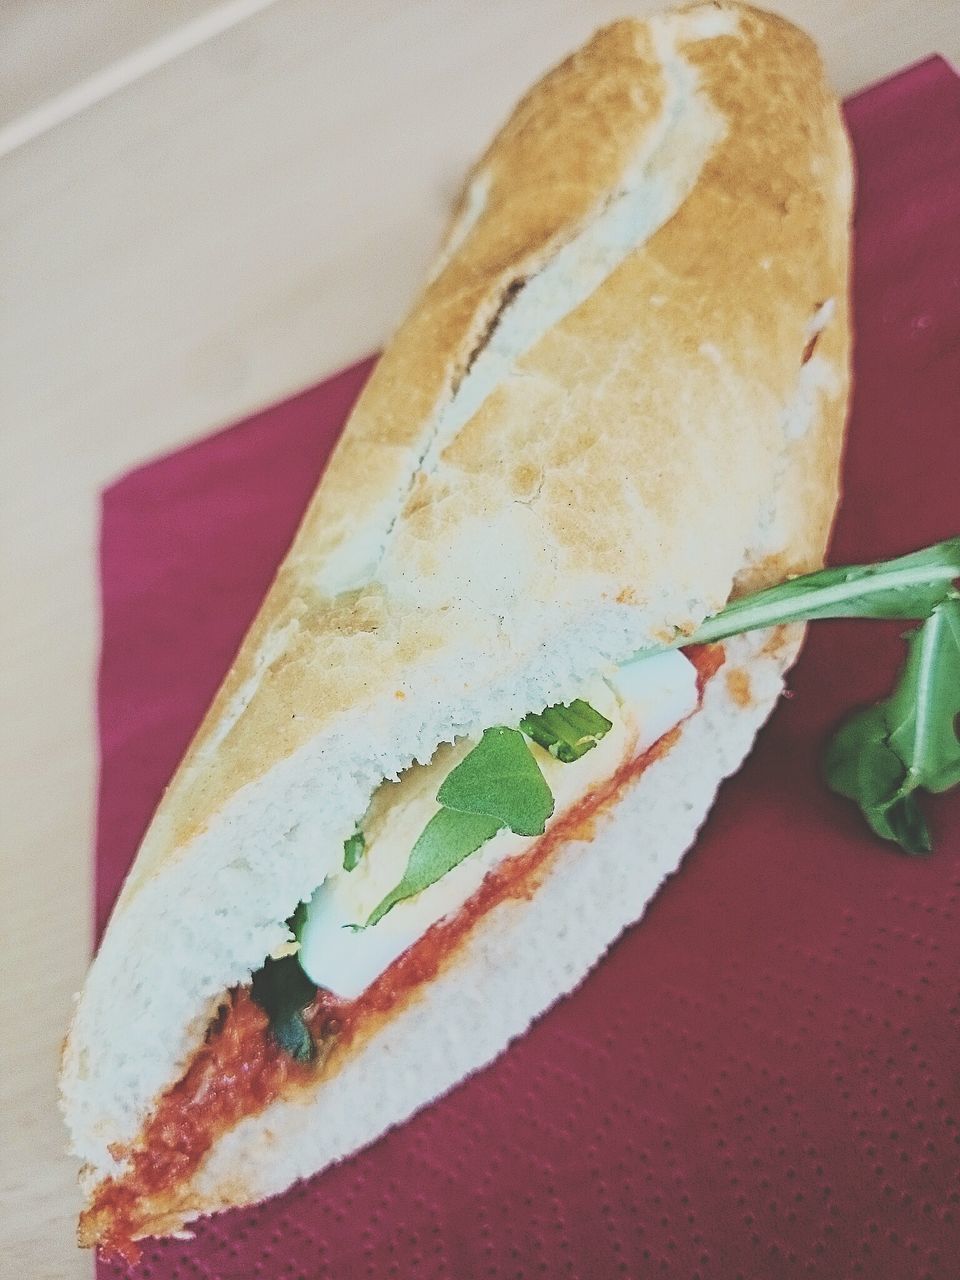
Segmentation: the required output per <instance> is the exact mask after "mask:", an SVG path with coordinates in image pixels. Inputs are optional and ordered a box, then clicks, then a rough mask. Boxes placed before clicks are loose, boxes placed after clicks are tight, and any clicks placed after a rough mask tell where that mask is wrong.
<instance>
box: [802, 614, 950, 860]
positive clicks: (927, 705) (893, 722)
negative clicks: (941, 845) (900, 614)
mask: <svg viewBox="0 0 960 1280" xmlns="http://www.w3.org/2000/svg"><path fill="white" fill-rule="evenodd" d="M907 644H908V650H907V660H906V663H905V664H904V668H903V671H902V673H901V675H900V678H899V680H898V682H897V685H896V687H895V689H894V691H893V693H892V694H891V695H890V697H889V698H887V699H885V700H884V701H882V702H878V703H877V704H876V705H875V706H872V707H867V708H866V709H864V710H861V711H858V712H857V713H856V714H855V715H853V716H852V717H851V718H850V719H849V720H847V721H846V722H845V723H844V724H843V725H842V726H841V728H840V729H839V731H838V732H837V734H836V736H835V737H834V739H833V741H832V742H831V743H830V745H829V747H828V748H827V753H826V756H825V759H824V770H825V774H826V778H827V782H828V785H829V786H830V787H831V788H832V789H833V790H834V791H836V792H838V793H839V794H840V795H843V796H847V797H848V798H849V799H851V800H855V801H856V802H857V803H858V804H859V806H860V808H861V810H862V811H863V814H864V817H865V818H866V820H867V822H868V823H869V824H870V826H871V828H872V829H873V830H874V831H875V832H876V834H877V835H878V836H880V837H881V838H883V839H885V840H892V841H894V842H895V843H897V844H899V845H900V847H901V848H902V849H903V850H904V851H905V852H906V853H913V854H920V853H929V852H930V851H931V848H932V842H931V839H930V832H929V830H928V828H927V824H926V821H925V820H924V817H923V814H922V812H921V809H920V805H919V802H918V798H917V795H916V793H917V792H918V791H920V790H926V791H934V792H935V791H946V790H947V789H948V788H950V787H952V786H956V785H957V783H960V739H958V736H957V717H958V716H960V595H958V594H957V593H956V592H951V593H950V594H949V595H948V597H947V598H946V599H945V600H942V601H941V602H940V603H939V604H938V605H936V606H935V607H934V608H933V610H932V611H931V613H930V616H929V618H927V620H926V621H925V622H924V623H923V625H922V626H920V627H918V628H917V629H916V630H914V631H912V632H911V633H910V634H909V636H908V637H907Z"/></svg>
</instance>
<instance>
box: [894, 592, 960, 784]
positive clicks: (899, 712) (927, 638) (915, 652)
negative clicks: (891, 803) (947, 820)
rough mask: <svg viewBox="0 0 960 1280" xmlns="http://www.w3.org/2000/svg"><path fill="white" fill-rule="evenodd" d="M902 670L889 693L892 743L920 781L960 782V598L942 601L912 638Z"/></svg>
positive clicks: (923, 782) (935, 782)
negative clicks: (959, 729)
mask: <svg viewBox="0 0 960 1280" xmlns="http://www.w3.org/2000/svg"><path fill="white" fill-rule="evenodd" d="M907 643H908V646H909V647H908V651H907V661H906V664H905V666H904V669H903V675H902V676H901V678H900V682H899V684H898V685H897V688H896V689H895V690H894V693H893V695H892V696H891V698H890V701H889V704H888V711H887V723H888V725H889V728H890V745H891V746H892V747H893V749H894V751H896V753H897V755H898V756H899V757H900V759H901V760H902V761H903V762H904V764H905V765H906V766H907V768H908V769H909V770H910V773H911V774H912V775H914V776H915V777H916V778H917V779H918V785H919V786H922V787H925V788H926V790H927V791H946V790H948V789H949V788H950V787H954V786H956V785H957V783H958V782H960V739H958V738H957V717H958V716H960V599H958V598H954V599H950V600H945V601H944V602H943V603H942V604H940V605H938V606H937V607H936V608H935V609H934V610H933V612H932V613H931V615H930V617H929V618H928V619H927V621H926V622H925V623H924V624H923V626H922V627H919V628H918V629H917V630H916V631H914V632H912V634H911V635H910V637H909V639H908V642H907Z"/></svg>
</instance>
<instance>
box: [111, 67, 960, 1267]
mask: <svg viewBox="0 0 960 1280" xmlns="http://www.w3.org/2000/svg"><path fill="white" fill-rule="evenodd" d="M848 114H849V120H850V124H851V126H852V130H853V134H854V138H855V140H856V145H857V152H858V158H859V164H860V213H859V216H858V223H857V268H858V270H857V280H856V293H855V303H856V314H857V323H858V340H859V345H858V355H857V368H858V382H857V392H856V404H855V411H854V418H853V426H852V432H851V439H850V446H849V450H848V456H847V496H846V498H845V502H844V506H843V510H842V514H841V520H840V525H839V529H838V534H837V539H836V543H835V546H834V552H833V556H834V559H835V560H838V561H843V560H856V559H872V558H874V557H876V556H878V555H882V554H890V553H894V552H897V551H901V550H904V549H906V548H908V547H910V546H914V545H917V544H919V543H921V542H927V541H930V540H933V539H935V538H937V537H944V536H947V535H949V534H953V533H955V532H957V527H956V526H957V519H956V517H957V499H956V480H957V476H958V475H960V418H958V411H960V410H958V405H960V236H957V234H956V227H957V223H958V205H960V185H958V182H957V174H958V173H960V82H958V81H957V80H956V79H955V78H954V77H953V76H952V74H951V73H950V71H949V70H948V69H947V67H946V65H945V64H944V63H942V62H940V61H937V60H933V61H930V62H928V63H925V64H923V65H921V66H920V67H918V68H915V69H914V70H912V71H910V72H907V73H905V74H903V75H901V76H900V77H898V78H896V79H894V80H892V81H890V82H888V83H886V84H884V85H881V86H879V87H877V88H876V89H874V90H871V91H870V92H868V93H866V94H864V95H861V96H860V97H859V98H857V99H855V100H854V101H853V102H852V103H851V104H850V105H849V109H848ZM811 301H812V302H813V301H817V300H816V299H811ZM366 369H367V366H359V367H357V368H356V369H352V370H348V371H346V372H345V373H343V374H341V375H340V376H339V377H337V378H335V379H333V380H332V381H330V382H328V383H326V384H325V385H323V386H321V387H319V388H316V389H315V390H313V391H310V392H307V393H305V394H304V395H302V396H300V397H297V398H296V399H294V400H293V401H290V402H288V403H286V404H284V405H282V406H279V407H278V408H277V409H275V410H271V411H269V412H267V413H265V414H261V415H259V416H258V417H256V418H254V419H251V420H250V421H248V422H246V423H244V424H242V425H241V426H239V427H237V428H234V429H233V430H230V431H227V432H224V433H221V434H220V435H217V436H215V437H213V438H211V439H210V440H207V441H204V442H203V443H201V444H200V445H197V446H195V447H194V448H191V449H187V450H185V451H183V452H181V453H178V454H176V455H174V456H172V457H170V458H167V459H164V460H161V461H160V462H158V463H156V464H153V465H151V466H148V467H146V468H144V469H142V470H140V471H138V472H136V473H134V474H132V475H130V476H128V477H126V478H125V479H123V480H122V481H120V482H119V483H118V484H117V485H116V486H114V488H113V489H111V490H110V491H109V492H108V493H107V494H106V495H105V500H104V524H103V571H104V574H103V576H104V610H105V644H104V654H103V666H102V679H101V734H102V743H103V773H102V793H101V809H100V830H99V846H98V922H99V924H100V925H102V923H103V920H104V918H105V914H106V911H107V909H108V907H109V903H110V902H111V901H112V899H113V897H114V894H115V893H116V890H117V887H118V884H119V881H120V878H121V877H122V874H123V871H124V868H125V866H126V863H127V862H128V860H129V857H130V855H131V852H132V850H133V849H134V848H135V846H136V844H137V840H138V838H139V835H140V834H141V832H142V829H143V827H144V825H145V822H146V819H147V817H148V815H149V813H150V811H151V809H152V807H153V805H154V803H155V801H156V798H157V796H158V794H159V791H160V788H161V787H162V785H163V783H164V781H165V779H166V778H167V776H168V775H169V773H170V771H171V769H172V767H173V765H174V764H175V762H176V760H177V758H178V756H179V754H180V753H181V751H182V749H183V747H184V746H185V744H186V741H187V738H188V737H189V734H190V731H191V729H192V727H193V725H194V724H195V723H196V721H197V719H198V717H199V714H200V713H201V711H202V710H203V708H204V706H205V705H206V702H207V700H208V699H209V697H210V695H211V694H212V692H213V689H214V687H215V685H216V683H217V680H218V679H219V676H220V674H221V673H222V671H223V670H224V668H225V667H226V665H227V663H228V661H229V659H230V656H231V655H232V652H233V649H234V647H235V645H236V643H237V641H238V639H239V637H240V635H241V633H242V631H243V628H244V626H245V624H246V622H247V620H248V619H249V617H250V615H251V613H252V610H253V609H254V607H255V605H256V602H257V600H258V599H259V597H260V595H261V594H262V592H263V589H264V587H265V585H266V582H267V581H268V579H269V576H270V573H271V571H272V568H273V566H274V565H275V563H276V561H277V559H278V558H279V556H280V554H281V553H282V550H283V548H284V546H285V545H286V543H287V541H288V539H289V537H290V535H291V533H292V531H293V528H294V525H295V522H296V519H297V515H298V513H299V511H300V510H301V509H302V507H303V504H304V502H305V501H306V498H307V496H308V494H309V491H310V489H311V487H312V485H313V483H314V480H315V477H316V475H317V473H318V471H319V470H320V468H321V467H322V464H323V461H324V459H325V457H326V455H327V453H328V451H329V448H330V445H331V443H332V440H333V438H334V437H335V435H336V431H337V429H338V427H339V424H340V422H341V421H342V419H343V417H344V415H345V413H346V411H347V409H348V407H349V404H350V403H351V402H352V400H353V398H354V396H355V395H356V392H357V391H358V389H359V387H360V385H361V383H362V381H363V378H364V376H365V373H366ZM899 654H900V645H899V641H898V638H897V628H895V627H894V628H890V629H884V628H883V627H878V626H869V627H862V626H859V625H856V624H850V625H840V624H822V625H818V626H817V627H816V628H815V629H814V633H813V634H812V635H811V638H810V641H809V644H808V647H807V649H806V651H805V653H804V656H803V659H802V661H801V662H800V664H799V666H798V667H797V669H796V671H795V673H794V675H793V677H792V679H791V694H792V696H791V697H790V698H789V700H787V701H785V702H783V703H782V704H781V706H780V708H779V710H778V711H777V713H776V715H775V717H774V719H773V721H772V722H771V724H770V725H769V727H768V728H767V729H766V730H765V731H764V732H763V734H762V735H761V739H760V741H759V742H758V745H757V748H756V750H755V752H754V754H753V756H752V758H751V759H750V761H749V762H748V764H747V765H746V767H745V768H744V769H743V770H742V772H741V773H740V774H739V775H738V776H737V777H736V778H735V779H733V780H732V781H731V782H730V783H729V784H728V785H727V786H726V787H725V788H724V789H723V792H722V794H721V797H720V800H719V802H718V804H717V806H716V808H715V810H714V812H713V814H712V816H711V818H710V820H709V823H708V826H707V828H706V831H705V833H704V835H703V838H702V839H701V840H700V842H699V844H698V846H697V847H696V849H695V851H694V852H693V853H692V854H690V855H689V857H688V859H687V862H686V864H685V866H684V868H683V870H682V871H681V873H680V874H679V875H678V876H677V877H675V878H674V879H673V880H672V881H671V882H670V883H669V884H668V885H667V886H666V888H665V889H664V891H663V892H661V894H660V895H659V897H658V899H657V900H656V902H655V904H654V905H653V907H652V909H651V910H650V912H649V915H648V917H647V920H646V921H645V923H644V924H643V925H642V926H641V927H640V928H636V929H634V930H632V931H631V932H630V933H629V934H628V935H627V936H626V937H625V938H624V939H623V940H622V941H621V942H620V943H619V944H618V945H617V946H616V947H615V948H614V950H613V952H612V954H611V955H610V957H609V958H608V959H607V960H606V961H605V962H604V963H603V964H602V965H601V966H600V967H599V968H598V969H597V971H596V972H595V973H594V974H593V975H592V976H591V977H590V979H589V980H588V981H587V983H586V984H585V985H584V986H583V988H582V989H581V990H580V991H579V992H578V993H577V994H576V995H575V996H574V997H573V998H571V999H569V1000H566V1001H564V1002H563V1003H562V1004H561V1005H560V1006H559V1007H558V1008H556V1009H554V1010H553V1011H552V1012H551V1013H550V1014H548V1015H547V1016H546V1017H545V1018H543V1019H542V1020H541V1021H540V1023H539V1024H538V1025H537V1026H536V1027H535V1028H534V1029H533V1031H532V1032H531V1033H530V1034H529V1035H528V1036H527V1037H526V1038H524V1039H523V1040H522V1041H521V1042H519V1043H518V1044H516V1045H515V1046H514V1047H513V1048H512V1049H511V1050H510V1051H509V1052H508V1053H507V1054H506V1055H505V1056H504V1057H503V1058H502V1059H501V1060H500V1061H499V1062H498V1063H496V1064H495V1065H494V1066H493V1067H492V1068H490V1069H489V1070H487V1071H484V1072H482V1073H481V1074H480V1075H478V1076H476V1077H475V1078H474V1079H472V1080H471V1081H469V1082H468V1083H467V1084H466V1085H464V1086H462V1087H461V1088H459V1089H457V1090H456V1091H454V1093H453V1094H451V1095H450V1096H449V1097H447V1098H445V1099H443V1100H441V1101H440V1102H438V1103H437V1104H436V1105H435V1106H434V1107H432V1108H431V1109H429V1110H428V1111H426V1112H425V1113H424V1114H422V1115H420V1116H418V1117H417V1118H415V1119H414V1120H413V1121H411V1122H410V1123H408V1124H407V1125H405V1126H403V1127H402V1128H400V1129H399V1130H396V1131H394V1132H393V1133H390V1134H389V1135H387V1136H386V1137H385V1138H384V1139H382V1140H381V1141H380V1142H379V1143H377V1144H376V1145H375V1146H374V1147H373V1148H372V1149H371V1150H369V1151H367V1152H364V1153H361V1154H360V1155H358V1156H357V1157H355V1158H353V1159H351V1160H349V1161H347V1162H346V1163H345V1164H343V1165H342V1166H340V1167H338V1168H336V1169H333V1170H331V1171H330V1172H328V1173H326V1174H325V1175H323V1176H321V1177H318V1178H315V1179H313V1180H312V1181H310V1182H308V1183H306V1184H304V1185H301V1186H298V1187H296V1188H294V1189H293V1190H292V1191H290V1192H289V1193H288V1194H287V1195H285V1196H283V1197H281V1198H279V1199H277V1200H274V1201H272V1202H270V1203H267V1204H264V1205H261V1206H258V1207H257V1208H255V1209H253V1210H251V1211H245V1212H235V1213H231V1214H228V1215H225V1216H223V1217H221V1218H218V1219H214V1220H209V1221H207V1222H205V1223H201V1224H200V1225H199V1226H198V1229H197V1237H196V1239H195V1240H194V1241H192V1242H184V1241H176V1240H174V1241H167V1242H163V1243H158V1244H148V1245H147V1248H146V1250H145V1254H144V1259H143V1263H142V1265H141V1267H140V1268H139V1269H138V1272H137V1274H139V1275H140V1276H142V1277H144V1280H239V1278H240V1277H243V1278H244V1280H247V1278H248V1277H249V1278H252V1277H265V1278H266V1277H280V1278H282V1280H320V1278H321V1277H323V1278H326V1277H331V1278H332V1277H337V1278H338V1280H339V1278H340V1277H347V1276H349V1277H360V1278H361V1280H363V1278H364V1277H377V1280H383V1278H387V1280H390V1278H392V1277H403V1278H408V1277H417V1278H421V1277H422V1278H423V1280H465V1278H468V1277H469V1278H476V1280H484V1278H486V1277H490V1278H491V1280H494V1278H496V1280H537V1278H539V1277H549V1280H558V1278H562V1277H603V1278H606V1277H620V1276H626V1277H641V1276H642V1277H658V1276H664V1277H676V1278H682V1280H756V1278H758V1277H772V1278H777V1277H806V1276H814V1277H822V1278H823V1280H846V1278H848V1277H849V1278H854V1277H859V1276H863V1277H865V1278H869V1280H894V1278H895V1280H957V1277H958V1276H960V1091H958V1071H960V1052H958V1049H960V802H958V801H960V797H957V796H952V797H945V798H942V799H941V800H940V801H939V802H938V803H936V804H934V805H932V806H931V808H932V812H933V821H934V826H935V829H936V833H937V837H938V842H939V848H938V851H937V853H936V855H935V856H934V857H932V858H930V859H929V860H909V859H906V858H901V857H899V856H897V855H896V854H893V853H891V852H888V851H887V850H885V849H884V848H882V847H880V846H878V845H877V844H876V843H874V842H872V841H871V839H869V838H868V836H867V835H866V833H865V829H864V828H863V826H862V825H861V823H860V820H859V819H858V817H857V815H856V814H855V812H853V811H852V809H851V808H850V807H849V806H848V805H846V804H845V803H843V802H841V801H839V800H838V799H836V798H835V797H832V796H830V795H829V794H828V793H827V792H826V790H825V789H824V787H823V786H822V784H821V783H820V781H819V778H818V772H817V759H818V750H819V747H820V744H821V742H822V740H823V737H824V735H825V734H826V733H827V732H828V730H829V729H830V727H831V726H832V725H833V724H834V723H835V722H836V720H837V718H838V716H839V715H840V714H842V713H843V711H844V710H846V709H848V708H850V707H851V706H852V705H854V704H855V703H857V702H859V701H861V700H864V699H867V698H871V697H875V696H877V695H878V694H880V693H881V692H882V691H883V690H884V689H885V688H886V687H887V686H888V684H889V681H890V680H891V677H892V674H893V672H894V670H895V668H896V665H897V662H898V658H899ZM637 838H638V844H639V842H640V841H642V832H638V837H637ZM424 1051H425V1052H427V1051H428V1048H427V1047H426V1046H425V1050H424ZM122 1275H124V1270H123V1268H121V1267H118V1266H115V1265H110V1264H105V1263H101V1264H100V1268H99V1276H100V1280H107V1278H108V1277H116V1278H119V1277H121V1276H122Z"/></svg>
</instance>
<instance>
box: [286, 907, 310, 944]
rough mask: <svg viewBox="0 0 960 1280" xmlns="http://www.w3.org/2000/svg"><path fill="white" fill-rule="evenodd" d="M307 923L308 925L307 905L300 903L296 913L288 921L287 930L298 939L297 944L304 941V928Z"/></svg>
mask: <svg viewBox="0 0 960 1280" xmlns="http://www.w3.org/2000/svg"><path fill="white" fill-rule="evenodd" d="M306 923H307V904H306V903H305V902H298V903H297V909H296V911H294V913H293V915H292V916H291V917H290V919H289V920H288V921H287V928H288V929H289V930H290V932H291V933H292V934H293V936H294V937H295V938H296V940H297V942H300V941H301V940H302V937H303V926H304V925H305V924H306Z"/></svg>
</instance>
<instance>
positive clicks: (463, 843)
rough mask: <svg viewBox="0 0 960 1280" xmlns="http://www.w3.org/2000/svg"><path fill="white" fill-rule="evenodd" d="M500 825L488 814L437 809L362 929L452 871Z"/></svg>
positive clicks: (492, 834) (489, 837) (484, 842)
mask: <svg viewBox="0 0 960 1280" xmlns="http://www.w3.org/2000/svg"><path fill="white" fill-rule="evenodd" d="M502 826H503V824H502V823H501V822H500V821H499V820H498V819H497V818H493V817H491V816H490V815H489V814H482V813H458V812H456V811H455V810H453V809H439V810H438V811H437V812H436V813H435V814H434V815H433V817H432V818H431V819H430V821H429V822H428V823H427V825H426V826H425V827H424V829H423V832H422V833H421V835H420V838H419V840H417V843H416V844H415V845H414V846H413V849H412V851H411V853H410V858H409V860H408V862H407V869H406V871H405V872H404V873H403V879H402V880H401V881H400V883H399V884H398V885H397V886H396V887H395V888H393V889H391V890H390V892H389V893H388V894H387V896H386V897H385V898H384V899H383V901H382V902H380V903H379V904H378V905H377V906H376V907H375V908H374V910H373V911H372V912H371V914H370V916H369V918H368V919H367V922H366V925H365V926H364V927H365V928H369V927H370V926H371V925H374V924H376V923H377V921H378V920H382V919H383V917H384V916H385V915H386V914H387V912H388V911H390V910H391V908H393V907H395V906H396V905H397V903H398V902H402V901H403V899H404V898H412V897H413V896H414V894H417V893H420V892H421V891H422V890H424V889H426V888H427V887H428V886H429V885H431V884H434V883H435V882H436V881H437V880H439V879H440V877H441V876H445V875H446V874H447V872H448V871H452V870H453V868H454V867H455V866H457V865H458V863H461V862H462V861H463V860H464V858H466V857H468V856H469V855H470V854H471V853H476V851H477V850H478V849H479V848H480V846H481V845H482V844H486V842H487V841H488V840H492V839H493V837H494V836H495V835H496V834H497V832H498V831H500V830H501V829H502Z"/></svg>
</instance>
